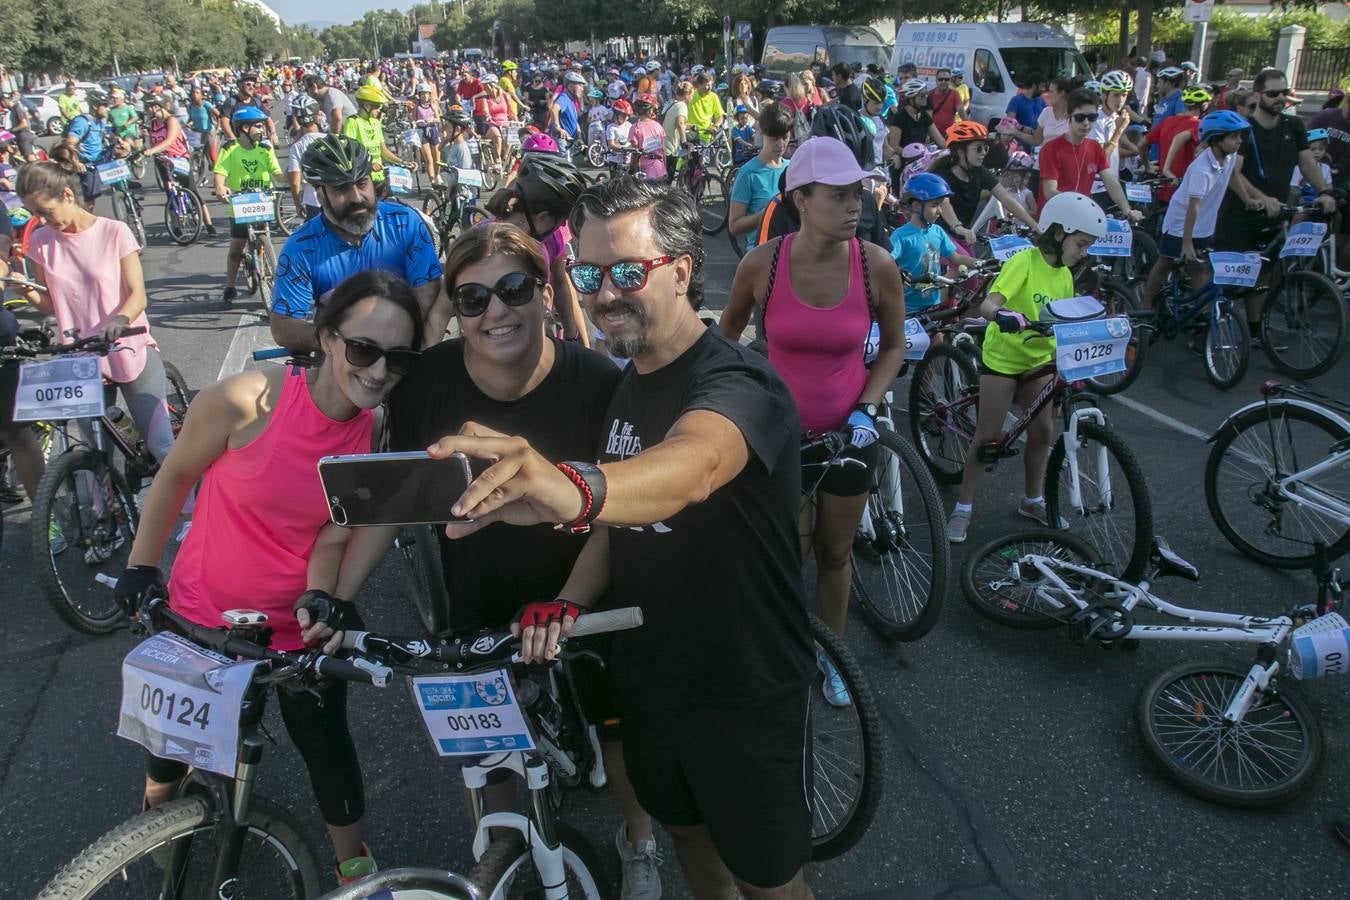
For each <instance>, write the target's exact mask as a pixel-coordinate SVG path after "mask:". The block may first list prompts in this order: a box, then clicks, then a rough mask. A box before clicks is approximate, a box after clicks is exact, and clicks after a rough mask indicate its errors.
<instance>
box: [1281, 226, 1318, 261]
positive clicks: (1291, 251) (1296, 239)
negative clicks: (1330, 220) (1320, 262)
mask: <svg viewBox="0 0 1350 900" xmlns="http://www.w3.org/2000/svg"><path fill="white" fill-rule="evenodd" d="M1326 235H1327V223H1326V222H1299V223H1298V224H1297V225H1290V226H1289V231H1288V232H1286V233H1285V237H1284V246H1283V247H1281V248H1280V259H1284V258H1286V257H1289V256H1315V255H1317V250H1318V248H1319V247H1321V246H1322V239H1323V238H1325V237H1326Z"/></svg>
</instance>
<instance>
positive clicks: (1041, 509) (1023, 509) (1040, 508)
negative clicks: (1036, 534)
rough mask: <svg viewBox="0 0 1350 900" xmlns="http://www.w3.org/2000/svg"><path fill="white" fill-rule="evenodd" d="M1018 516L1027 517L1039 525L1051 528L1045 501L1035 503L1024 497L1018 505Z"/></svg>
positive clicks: (1035, 501)
mask: <svg viewBox="0 0 1350 900" xmlns="http://www.w3.org/2000/svg"><path fill="white" fill-rule="evenodd" d="M1017 514H1018V515H1019V516H1026V517H1027V518H1028V519H1030V520H1031V521H1033V522H1035V523H1036V524H1037V525H1043V526H1045V527H1046V528H1049V527H1050V516H1049V515H1048V514H1047V513H1046V510H1045V501H1044V500H1034V501H1033V500H1028V499H1027V498H1026V497H1023V498H1022V502H1021V503H1019V504H1017Z"/></svg>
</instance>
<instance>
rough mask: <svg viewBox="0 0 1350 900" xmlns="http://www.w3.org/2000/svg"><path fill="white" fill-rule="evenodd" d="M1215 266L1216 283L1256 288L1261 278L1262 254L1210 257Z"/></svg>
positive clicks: (1217, 255) (1224, 254) (1230, 254)
mask: <svg viewBox="0 0 1350 900" xmlns="http://www.w3.org/2000/svg"><path fill="white" fill-rule="evenodd" d="M1209 262H1210V264H1211V265H1212V266H1214V283H1215V284H1231V285H1234V286H1235V287H1256V280H1257V279H1258V278H1260V277H1261V254H1259V253H1219V252H1217V251H1216V252H1214V253H1211V254H1210V255H1209Z"/></svg>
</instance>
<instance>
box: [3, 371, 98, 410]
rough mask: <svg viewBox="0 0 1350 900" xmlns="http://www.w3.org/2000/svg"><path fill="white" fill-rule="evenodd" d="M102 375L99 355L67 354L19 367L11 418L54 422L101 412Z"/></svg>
mask: <svg viewBox="0 0 1350 900" xmlns="http://www.w3.org/2000/svg"><path fill="white" fill-rule="evenodd" d="M103 400H104V397H103V374H102V373H101V372H100V371H99V365H98V357H95V356H66V357H63V358H61V359H51V360H47V361H45V362H29V363H24V364H23V365H22V366H20V367H19V389H18V390H17V391H15V392H14V421H16V422H54V421H59V420H62V419H92V418H97V417H98V416H101V415H103Z"/></svg>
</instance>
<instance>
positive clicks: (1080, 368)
mask: <svg viewBox="0 0 1350 900" xmlns="http://www.w3.org/2000/svg"><path fill="white" fill-rule="evenodd" d="M1129 342H1130V320H1129V319H1127V318H1125V317H1124V316H1115V317H1113V318H1110V319H1094V320H1092V321H1091V322H1066V323H1061V324H1058V325H1056V326H1055V365H1056V366H1057V367H1058V368H1059V374H1060V376H1061V377H1063V378H1064V380H1065V381H1080V380H1082V379H1084V378H1096V377H1097V376H1099V375H1110V374H1112V373H1113V372H1124V371H1125V347H1126V345H1128V344H1129Z"/></svg>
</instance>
